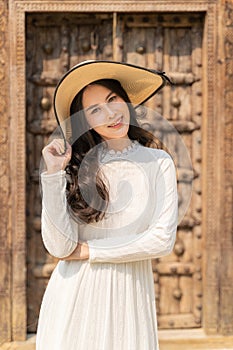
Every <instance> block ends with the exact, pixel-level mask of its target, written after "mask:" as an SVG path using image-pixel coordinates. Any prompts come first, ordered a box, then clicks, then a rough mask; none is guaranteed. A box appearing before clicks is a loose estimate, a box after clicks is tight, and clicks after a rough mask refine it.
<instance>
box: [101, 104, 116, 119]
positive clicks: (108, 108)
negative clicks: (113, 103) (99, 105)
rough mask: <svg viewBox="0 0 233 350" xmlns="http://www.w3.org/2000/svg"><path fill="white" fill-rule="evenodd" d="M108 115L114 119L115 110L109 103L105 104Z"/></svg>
mask: <svg viewBox="0 0 233 350" xmlns="http://www.w3.org/2000/svg"><path fill="white" fill-rule="evenodd" d="M104 109H105V111H106V114H107V116H108V117H109V118H110V119H112V118H114V116H115V111H114V110H113V109H112V108H111V107H110V106H109V105H107V104H105V105H104Z"/></svg>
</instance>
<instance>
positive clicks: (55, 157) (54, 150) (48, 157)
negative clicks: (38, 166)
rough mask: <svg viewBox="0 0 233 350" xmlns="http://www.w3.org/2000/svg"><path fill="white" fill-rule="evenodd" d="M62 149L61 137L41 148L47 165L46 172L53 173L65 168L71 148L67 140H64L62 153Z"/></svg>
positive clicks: (62, 141)
mask: <svg viewBox="0 0 233 350" xmlns="http://www.w3.org/2000/svg"><path fill="white" fill-rule="evenodd" d="M64 151H65V149H64V140H63V139H54V140H53V141H51V142H50V143H49V144H48V145H47V146H45V147H44V148H43V150H42V154H43V157H44V160H45V164H46V167H47V174H53V173H56V172H58V171H59V170H64V169H65V168H66V166H67V164H68V163H69V161H70V158H71V154H72V148H71V146H70V144H69V143H68V142H66V152H65V153H64ZM63 153H64V154H63Z"/></svg>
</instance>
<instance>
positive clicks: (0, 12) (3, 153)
mask: <svg viewBox="0 0 233 350" xmlns="http://www.w3.org/2000/svg"><path fill="white" fill-rule="evenodd" d="M7 18H8V12H7V4H6V2H5V1H3V0H2V1H0V56H1V59H0V84H1V87H2V88H1V89H0V203H1V220H0V344H1V343H2V342H4V341H9V340H10V339H11V241H10V230H11V218H10V204H11V203H10V176H9V167H10V159H9V140H10V132H9V115H8V110H7V107H8V103H9V94H8V90H7V87H8V86H9V80H8V69H9V66H8V57H7V56H8V46H7V41H8V40H7V39H8V35H7V28H8V26H7V25H8V22H7Z"/></svg>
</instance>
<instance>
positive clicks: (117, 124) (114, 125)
mask: <svg viewBox="0 0 233 350" xmlns="http://www.w3.org/2000/svg"><path fill="white" fill-rule="evenodd" d="M122 125H123V117H120V118H118V119H117V120H116V121H115V122H114V123H113V124H111V125H108V127H109V128H119V127H121V126H122Z"/></svg>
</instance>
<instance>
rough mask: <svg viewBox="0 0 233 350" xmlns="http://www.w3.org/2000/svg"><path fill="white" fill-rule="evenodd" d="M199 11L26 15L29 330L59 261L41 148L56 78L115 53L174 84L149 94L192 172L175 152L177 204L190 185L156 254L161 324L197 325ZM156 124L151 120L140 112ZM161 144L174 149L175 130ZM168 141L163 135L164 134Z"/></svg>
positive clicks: (47, 132) (48, 130)
mask: <svg viewBox="0 0 233 350" xmlns="http://www.w3.org/2000/svg"><path fill="white" fill-rule="evenodd" d="M202 31H203V18H202V15H201V14H180V15H177V14H176V15H172V14H131V13H130V14H126V15H125V14H124V15H123V14H120V15H116V14H111V13H109V14H87V13H86V14H75V13H66V14H57V13H56V14H53V13H49V14H41V13H40V14H30V15H28V18H27V49H26V52H27V56H26V59H27V248H28V249H27V251H28V254H27V271H28V289H27V298H28V331H29V332H35V330H36V325H37V319H38V313H39V307H40V303H41V298H42V295H43V293H44V289H45V287H46V284H47V282H48V278H49V276H50V274H51V272H52V270H53V268H54V266H55V264H56V261H55V260H54V259H53V258H52V257H50V256H49V255H48V253H47V252H46V251H45V248H44V247H43V244H42V241H41V235H40V214H41V195H40V188H39V177H38V171H39V166H40V160H41V150H42V148H43V146H44V145H45V144H46V143H47V141H48V138H49V135H50V133H51V132H52V131H53V130H54V128H55V127H56V122H55V118H54V115H53V111H52V108H51V105H52V96H53V92H54V88H55V85H56V83H57V81H58V79H59V78H60V77H61V75H62V74H63V73H65V72H66V71H67V70H68V69H69V68H70V67H71V66H72V65H74V64H76V63H78V62H81V61H83V60H86V59H95V58H97V59H105V60H111V59H116V60H119V61H125V62H129V63H134V64H138V65H142V66H147V67H149V68H153V69H157V70H160V71H166V73H167V74H168V75H169V76H170V77H171V78H172V80H173V82H174V85H173V86H172V87H165V89H164V90H163V91H162V92H161V93H159V94H158V96H157V97H156V98H153V99H152V100H151V101H150V102H149V103H148V106H149V107H150V108H153V109H156V110H157V111H158V112H159V113H161V114H162V115H163V116H164V117H166V118H167V119H169V120H170V122H171V123H172V124H173V125H174V126H175V127H176V128H177V129H178V131H179V132H180V134H181V135H182V138H183V140H184V142H185V144H186V147H187V149H188V150H189V153H190V156H191V159H192V164H193V168H194V173H195V180H194V181H193V187H192V188H191V186H192V184H191V180H190V177H191V175H190V169H188V168H186V167H185V164H184V162H182V154H179V152H178V153H177V155H176V159H175V162H176V165H177V168H178V174H179V183H178V187H179V195H180V197H179V200H180V206H182V205H183V203H186V202H187V201H186V197H187V196H188V195H189V193H190V191H191V189H192V200H191V203H190V206H189V209H188V211H187V213H186V215H185V217H184V218H183V220H182V221H181V223H180V224H179V229H178V234H177V241H176V244H175V248H174V252H173V253H172V254H171V255H170V256H168V257H165V258H163V259H158V260H155V261H153V270H154V282H155V291H156V303H157V310H158V323H159V327H160V328H192V327H201V325H202V317H201V309H202V270H201V266H202V263H203V262H202V231H201V212H202V207H201V196H202V194H201V120H202ZM143 123H144V124H145V123H149V124H150V125H151V127H153V120H143ZM154 129H155V130H156V125H154ZM165 137H167V140H166V145H167V146H169V147H170V148H171V150H173V151H174V150H175V147H176V145H175V143H174V142H173V141H174V140H173V136H172V134H171V135H168V136H165ZM161 141H162V142H165V140H161Z"/></svg>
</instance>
